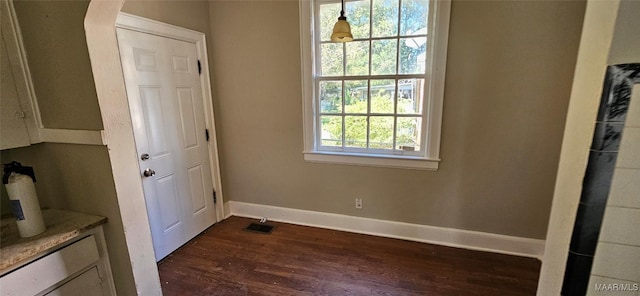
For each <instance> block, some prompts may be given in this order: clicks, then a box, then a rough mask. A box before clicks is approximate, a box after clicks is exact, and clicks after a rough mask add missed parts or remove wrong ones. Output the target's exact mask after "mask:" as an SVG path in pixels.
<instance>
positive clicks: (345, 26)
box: [331, 17, 353, 42]
mask: <svg viewBox="0 0 640 296" xmlns="http://www.w3.org/2000/svg"><path fill="white" fill-rule="evenodd" d="M331 41H333V42H350V41H353V35H351V26H350V25H349V22H347V18H346V17H339V18H338V22H336V24H335V25H334V26H333V34H331Z"/></svg>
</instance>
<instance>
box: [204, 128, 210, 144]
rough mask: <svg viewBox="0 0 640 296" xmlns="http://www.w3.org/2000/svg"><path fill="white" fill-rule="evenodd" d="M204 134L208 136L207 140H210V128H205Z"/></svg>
mask: <svg viewBox="0 0 640 296" xmlns="http://www.w3.org/2000/svg"><path fill="white" fill-rule="evenodd" d="M204 136H205V137H206V138H207V142H209V129H208V128H207V129H205V130H204Z"/></svg>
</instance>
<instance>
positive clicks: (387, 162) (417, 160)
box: [303, 151, 440, 171]
mask: <svg viewBox="0 0 640 296" xmlns="http://www.w3.org/2000/svg"><path fill="white" fill-rule="evenodd" d="M303 154H304V160H305V161H308V162H318V163H333V164H346V165H358V166H372V167H389V168H400V169H413V170H428V171H436V170H438V164H439V163H440V160H439V159H428V158H423V157H415V156H393V155H389V156H387V155H373V154H368V155H367V154H349V153H335V152H324V151H323V152H318V151H305V152H303Z"/></svg>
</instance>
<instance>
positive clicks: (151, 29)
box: [115, 12, 224, 222]
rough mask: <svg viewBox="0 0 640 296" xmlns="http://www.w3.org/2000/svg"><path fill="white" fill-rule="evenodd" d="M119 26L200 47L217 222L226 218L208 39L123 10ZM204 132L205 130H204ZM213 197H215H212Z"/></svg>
mask: <svg viewBox="0 0 640 296" xmlns="http://www.w3.org/2000/svg"><path fill="white" fill-rule="evenodd" d="M115 25H116V28H122V29H129V30H132V31H136V32H141V33H147V34H152V35H157V36H161V37H167V38H171V39H176V40H181V41H186V42H189V43H194V44H195V45H196V48H197V55H198V60H200V63H201V65H202V72H201V74H200V85H201V86H202V100H203V104H204V109H205V110H204V111H205V112H204V117H205V125H206V128H207V129H208V130H209V136H210V140H209V145H208V148H209V165H210V166H211V174H212V177H213V180H212V181H213V188H214V190H215V191H216V198H217V202H216V203H215V204H214V207H215V211H216V222H219V221H221V220H222V219H224V207H223V204H224V197H223V195H222V182H221V180H220V166H219V163H220V160H219V158H218V142H217V136H216V128H215V119H214V112H213V98H212V96H211V84H210V83H209V82H210V81H211V79H210V77H209V66H208V65H209V61H208V59H207V54H206V53H207V48H206V39H205V35H204V33H201V32H198V31H194V30H189V29H186V28H182V27H178V26H174V25H170V24H166V23H163V22H159V21H155V20H151V19H148V18H144V17H140V16H136V15H132V14H128V13H124V12H120V13H119V14H118V17H117V18H116V24H115ZM203 132H204V131H203ZM211 198H213V197H211Z"/></svg>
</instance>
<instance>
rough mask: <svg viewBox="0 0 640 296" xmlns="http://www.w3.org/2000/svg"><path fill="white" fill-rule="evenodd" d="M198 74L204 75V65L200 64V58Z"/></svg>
mask: <svg viewBox="0 0 640 296" xmlns="http://www.w3.org/2000/svg"><path fill="white" fill-rule="evenodd" d="M198 75H202V65H201V64H200V60H198Z"/></svg>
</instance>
